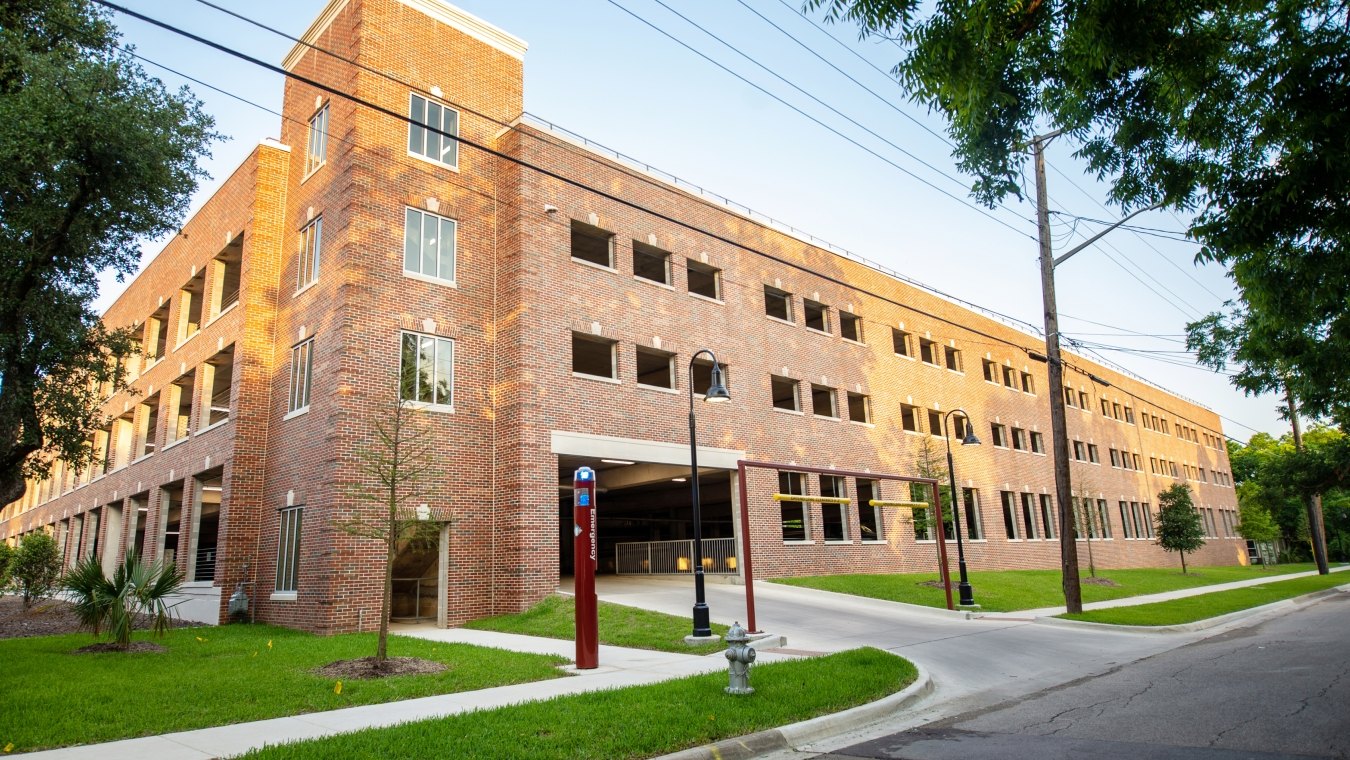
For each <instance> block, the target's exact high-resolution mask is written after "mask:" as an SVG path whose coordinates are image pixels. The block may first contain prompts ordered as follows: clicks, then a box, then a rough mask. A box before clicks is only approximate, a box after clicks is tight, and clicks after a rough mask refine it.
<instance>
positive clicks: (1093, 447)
mask: <svg viewBox="0 0 1350 760" xmlns="http://www.w3.org/2000/svg"><path fill="white" fill-rule="evenodd" d="M1087 455H1088V461H1089V462H1091V463H1093V464H1101V463H1102V460H1101V456H1100V455H1099V453H1098V451H1097V444H1095V443H1089V444H1088V445H1087Z"/></svg>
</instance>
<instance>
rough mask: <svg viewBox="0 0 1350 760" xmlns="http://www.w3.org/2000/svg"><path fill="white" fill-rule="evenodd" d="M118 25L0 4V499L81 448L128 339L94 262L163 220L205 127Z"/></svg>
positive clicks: (105, 265) (171, 212)
mask: <svg viewBox="0 0 1350 760" xmlns="http://www.w3.org/2000/svg"><path fill="white" fill-rule="evenodd" d="M118 39H119V38H118V35H117V33H116V31H115V30H114V28H113V26H112V24H111V22H110V20H109V19H108V18H107V16H106V15H105V14H104V13H102V12H100V11H97V10H94V9H93V8H92V6H91V5H90V4H89V3H88V2H87V1H86V0H9V2H5V3H2V4H0V504H4V503H7V502H10V501H13V500H14V499H16V498H18V497H20V496H22V495H23V492H24V488H25V486H24V480H25V478H30V477H31V478H39V477H42V476H44V475H45V474H46V473H47V471H48V468H49V466H50V463H51V462H52V461H54V460H55V459H64V460H66V461H67V462H70V463H72V464H74V465H76V466H77V467H78V466H80V465H82V464H84V463H87V462H88V461H89V459H90V452H89V446H88V444H87V439H88V437H89V434H90V431H91V430H93V429H95V428H96V427H98V425H99V424H101V423H102V420H101V419H100V416H99V406H100V403H101V402H102V400H103V399H102V397H101V396H100V392H99V389H100V386H104V385H106V384H107V383H113V384H114V385H116V383H117V382H118V381H119V380H120V376H119V373H120V370H119V369H118V360H119V359H120V358H122V357H125V356H127V355H128V354H130V353H132V352H134V351H135V345H134V343H133V340H132V335H131V333H130V331H129V330H120V331H119V330H109V329H107V328H106V327H105V326H104V325H103V324H102V322H101V320H100V319H99V315H98V314H96V313H95V312H94V311H93V310H92V309H91V308H90V305H91V303H92V302H93V300H94V298H95V297H96V296H97V293H98V276H99V275H100V274H101V273H103V272H105V271H108V270H112V271H114V272H116V273H117V274H118V276H119V277H120V276H124V275H127V274H130V273H132V272H134V271H135V269H136V265H137V262H138V260H139V243H140V242H141V241H142V240H144V239H146V238H147V237H153V236H158V235H162V234H165V233H169V232H172V231H174V230H175V229H177V226H178V224H179V222H180V221H181V219H182V217H183V215H184V213H185V211H186V209H187V202H188V197H189V195H190V194H191V193H192V191H193V190H194V189H195V188H196V184H197V180H198V179H199V178H200V177H202V176H203V172H202V170H201V169H199V168H198V166H197V160H198V159H199V158H200V157H202V156H203V155H205V154H206V149H207V145H208V143H209V142H210V141H211V140H212V139H213V138H214V137H215V135H214V133H213V131H212V124H213V122H212V120H211V118H210V117H209V116H208V115H206V114H205V113H204V112H203V111H202V110H201V107H200V104H199V102H198V101H197V100H196V99H195V98H194V97H193V96H192V95H191V94H190V93H189V92H188V91H187V90H186V89H184V90H181V91H179V92H177V93H171V92H168V91H167V90H166V89H165V87H164V86H163V84H162V83H160V82H159V81H158V80H157V79H154V78H152V77H150V76H149V75H148V74H146V72H145V71H144V70H143V69H141V67H140V66H138V65H137V64H136V62H135V59H134V58H133V57H132V56H131V53H130V52H129V51H127V50H124V49H119V47H118V45H119V42H118Z"/></svg>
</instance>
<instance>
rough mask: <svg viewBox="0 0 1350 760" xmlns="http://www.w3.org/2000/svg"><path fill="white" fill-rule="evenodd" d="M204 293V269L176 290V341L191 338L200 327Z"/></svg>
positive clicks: (180, 341)
mask: <svg viewBox="0 0 1350 760" xmlns="http://www.w3.org/2000/svg"><path fill="white" fill-rule="evenodd" d="M205 294H206V270H205V269H203V270H202V271H200V272H198V273H197V276H196V277H193V278H192V279H191V280H188V284H186V285H184V286H183V289H182V290H180V291H178V342H179V343H182V342H183V341H185V340H187V339H188V338H191V337H192V336H194V335H196V334H197V331H198V330H201V329H202V299H203V296H205Z"/></svg>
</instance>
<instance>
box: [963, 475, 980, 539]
mask: <svg viewBox="0 0 1350 760" xmlns="http://www.w3.org/2000/svg"><path fill="white" fill-rule="evenodd" d="M961 506H962V509H964V510H965V513H966V514H965V517H966V538H968V539H971V540H973V541H979V540H980V539H983V538H984V523H983V522H981V521H980V494H979V492H978V491H976V490H975V489H974V488H962V489H961Z"/></svg>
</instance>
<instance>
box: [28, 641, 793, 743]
mask: <svg viewBox="0 0 1350 760" xmlns="http://www.w3.org/2000/svg"><path fill="white" fill-rule="evenodd" d="M391 632H393V633H396V634H400V635H404V636H415V637H417V638H423V639H429V640H432V641H445V642H455V643H464V644H475V645H478V646H485V647H495V648H497V649H507V650H511V651H515V652H531V653H536V654H555V655H560V656H562V657H566V658H567V659H568V660H569V661H570V660H572V658H573V657H574V656H575V654H576V648H575V644H574V643H573V642H571V641H564V640H561V639H545V638H539V637H535V636H521V635H518V634H513V633H496V632H494V631H475V630H469V629H465V628H450V629H438V628H430V627H426V626H415V625H395V626H393V628H392V629H391ZM785 659H795V658H793V657H791V656H788V655H785V654H780V653H774V652H760V655H759V657H758V659H757V661H758V662H761V663H763V662H775V661H779V660H785ZM726 666H727V663H726V658H725V657H724V656H723V655H722V653H721V652H715V653H713V654H709V655H692V654H678V653H672V652H653V651H649V650H646V649H628V648H625V647H613V646H604V645H602V646H601V647H600V667H599V668H596V669H594V670H581V671H578V670H575V669H572V668H571V666H570V665H569V666H568V672H569V675H568V676H566V677H563V678H555V679H552V680H549V681H532V682H530V683H522V684H514V685H511V686H499V687H496V688H492V689H482V690H480V691H466V692H459V693H456V694H442V695H439V696H434V697H422V698H419V699H408V700H403V701H400V702H386V703H384V704H378V705H363V706H360V707H348V708H345V709H342V710H330V711H328V712H318V713H307V714H304V715H294V716H291V717H286V718H273V719H271V720H260V721H254V722H251V723H235V724H233V725H228V726H216V727H213V728H203V729H198V730H195V731H180V732H178V733H172V734H163V735H160V736H148V737H144V738H140V739H126V740H123V741H116V742H108V743H106V744H88V745H83V746H79V747H67V748H64V749H55V750H47V751H44V752H32V753H28V754H25V755H24V757H31V758H44V759H46V758H53V759H54V758H60V759H61V760H146V759H147V758H154V759H155V760H205V759H206V758H216V757H227V756H230V755H237V754H240V753H242V752H247V751H249V750H252V749H257V748H260V747H263V746H264V745H268V744H280V743H282V742H290V741H300V740H305V739H318V738H322V737H325V736H332V735H334V734H341V733H349V732H351V731H359V730H361V729H364V728H382V727H387V726H393V725H397V724H399V723H407V722H409V721H415V720H426V719H429V718H443V717H447V716H451V715H458V714H460V713H466V712H472V711H474V710H483V709H491V708H495V707H506V706H509V705H516V704H521V703H525V702H537V701H541V700H545V699H549V698H551V697H555V696H560V695H564V694H579V693H582V692H588V691H603V690H606V689H616V688H621V687H624V686H636V685H639V684H647V683H655V682H658V681H665V680H669V679H673V678H681V677H683V676H689V675H695V674H698V673H707V672H712V671H719V670H725V669H726Z"/></svg>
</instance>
